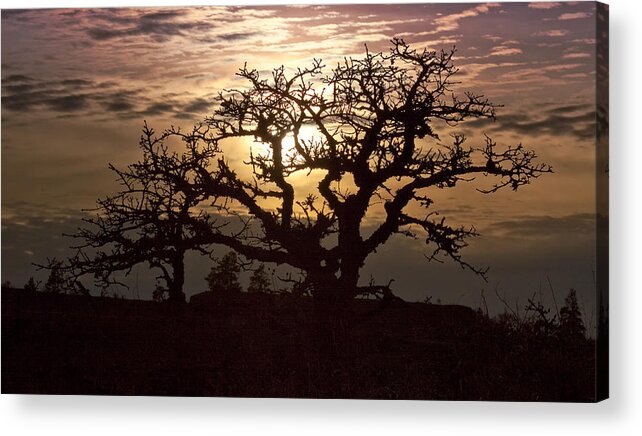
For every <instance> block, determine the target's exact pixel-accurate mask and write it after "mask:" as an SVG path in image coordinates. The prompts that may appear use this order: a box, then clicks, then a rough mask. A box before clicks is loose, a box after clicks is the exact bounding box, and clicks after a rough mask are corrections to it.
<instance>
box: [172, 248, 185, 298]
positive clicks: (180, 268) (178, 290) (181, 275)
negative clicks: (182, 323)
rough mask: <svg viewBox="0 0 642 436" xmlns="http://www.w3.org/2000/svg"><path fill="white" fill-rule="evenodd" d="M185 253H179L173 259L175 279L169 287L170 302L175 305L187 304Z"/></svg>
mask: <svg viewBox="0 0 642 436" xmlns="http://www.w3.org/2000/svg"><path fill="white" fill-rule="evenodd" d="M184 258H185V253H184V252H181V253H177V254H176V255H175V256H174V258H173V259H172V273H173V276H174V277H173V278H172V281H171V283H170V285H169V301H170V302H171V303H175V304H182V303H185V293H184V292H183V285H184V283H185V259H184Z"/></svg>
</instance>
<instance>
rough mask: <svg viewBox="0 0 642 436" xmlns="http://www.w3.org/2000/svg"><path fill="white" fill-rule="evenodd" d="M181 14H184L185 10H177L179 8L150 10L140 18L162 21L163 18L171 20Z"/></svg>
mask: <svg viewBox="0 0 642 436" xmlns="http://www.w3.org/2000/svg"><path fill="white" fill-rule="evenodd" d="M183 15H185V11H179V10H171V11H159V12H152V13H150V14H145V15H143V16H142V17H141V20H151V21H164V20H172V19H174V18H178V17H182V16H183Z"/></svg>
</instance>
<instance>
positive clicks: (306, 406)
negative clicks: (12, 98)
mask: <svg viewBox="0 0 642 436" xmlns="http://www.w3.org/2000/svg"><path fill="white" fill-rule="evenodd" d="M208 3H209V4H213V3H218V4H270V3H272V4H274V3H287V2H279V1H274V2H261V1H258V0H254V1H239V0H235V1H220V0H219V1H216V2H214V1H213V2H203V1H189V0H188V1H185V0H134V1H124V0H118V1H105V0H101V1H78V0H67V1H56V2H55V3H53V2H47V1H42V0H41V1H29V0H22V1H20V2H19V3H17V2H16V0H13V1H9V0H7V1H5V0H0V7H2V8H11V7H21V8H24V7H52V6H59V5H64V6H82V7H90V6H139V5H140V6H143V5H156V6H160V5H167V6H169V5H197V4H208ZM315 3H326V4H327V3H341V2H337V1H326V2H315ZM352 3H364V2H363V1H353V2H352ZM366 3H367V2H366ZM369 3H381V2H376V1H370V2H369ZM408 3H410V2H409V1H408ZM610 3H611V10H610V15H611V21H610V30H611V32H610V34H611V65H610V66H611V68H610V70H611V162H610V176H611V306H610V307H611V399H610V400H607V401H606V402H603V403H600V404H547V403H537V404H535V403H528V404H524V403H522V404H520V403H492V402H484V403H475V402H468V403H461V402H451V403H447V402H411V401H400V402H393V401H345V400H341V401H339V400H262V399H221V398H153V397H82V396H66V397H55V396H20V395H3V396H2V397H0V426H1V430H2V431H3V434H10V435H19V434H46V435H48V436H49V435H51V436H53V435H58V434H60V435H63V434H64V435H75V434H82V435H84V434H92V435H109V436H114V435H116V434H120V433H122V434H135V433H139V434H154V435H170V434H171V435H175V434H191V433H197V432H198V433H220V434H226V435H227V434H260V435H272V434H275V435H276V434H279V435H284V434H297V435H299V434H312V435H317V434H318V435H334V434H351V435H355V434H368V435H378V434H382V435H383V434H386V435H398V434H407V433H422V434H426V433H433V434H439V435H450V434H453V435H460V434H461V435H467V434H474V435H476V436H478V435H492V436H497V435H502V434H506V435H511V436H514V435H516V434H520V435H538V436H541V435H555V434H580V435H583V436H584V435H598V434H599V435H607V434H608V435H617V434H637V432H638V431H639V429H640V428H642V418H641V417H642V413H641V412H640V411H641V410H642V407H641V406H642V404H641V401H640V398H641V397H642V395H641V392H642V390H641V389H640V388H642V383H640V381H641V375H640V374H641V373H642V371H641V370H642V359H641V356H642V347H640V344H641V343H642V340H641V339H642V337H641V336H640V332H642V287H641V286H639V284H640V277H639V274H640V273H639V270H640V261H641V260H642V257H641V256H640V254H639V253H640V248H639V247H642V240H641V234H642V232H640V230H639V229H640V225H641V223H642V220H641V217H642V210H641V206H640V204H642V197H641V196H640V188H641V186H640V176H639V175H638V174H639V172H640V170H639V167H640V162H642V147H640V145H642V144H640V142H641V141H640V129H639V126H640V124H641V120H642V117H641V114H640V111H639V107H640V103H639V102H640V101H642V98H641V97H642V96H641V95H640V94H641V93H640V87H641V86H640V79H639V77H640V71H642V64H641V62H640V57H639V52H640V47H639V44H640V43H641V42H642V35H641V33H642V25H640V22H639V17H640V16H642V14H641V13H640V12H642V7H640V5H641V4H642V2H639V1H636V0H613V1H611V2H610Z"/></svg>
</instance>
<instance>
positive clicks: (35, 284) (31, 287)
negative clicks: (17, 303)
mask: <svg viewBox="0 0 642 436" xmlns="http://www.w3.org/2000/svg"><path fill="white" fill-rule="evenodd" d="M41 283H42V282H41V281H40V280H38V281H35V280H34V278H33V277H29V280H27V283H26V284H25V285H24V290H25V291H27V292H36V291H38V288H40V284H41Z"/></svg>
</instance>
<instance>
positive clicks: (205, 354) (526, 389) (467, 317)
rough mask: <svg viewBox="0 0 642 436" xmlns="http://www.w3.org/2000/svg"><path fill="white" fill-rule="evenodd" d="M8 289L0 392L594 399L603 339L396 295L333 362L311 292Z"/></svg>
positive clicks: (369, 303)
mask: <svg viewBox="0 0 642 436" xmlns="http://www.w3.org/2000/svg"><path fill="white" fill-rule="evenodd" d="M0 295H1V296H2V306H1V308H2V356H3V357H2V392H3V393H30V394H84V395H87V394H104V395H179V396H238V397H307V398H363V399H431V400H494V401H500V400H507V401H595V400H596V394H595V384H594V379H595V341H594V340H592V339H587V338H586V337H579V336H574V335H571V336H569V335H568V334H567V333H565V330H564V328H562V327H561V326H560V322H559V318H557V316H556V315H553V316H552V317H549V320H550V321H551V323H550V327H551V328H550V329H548V330H544V329H541V328H540V321H541V320H540V318H539V315H538V314H536V313H534V312H529V311H528V310H525V311H520V310H518V309H515V310H514V312H507V313H506V314H504V315H502V316H499V317H496V318H489V317H488V316H487V315H486V314H484V313H482V312H481V311H477V312H475V311H473V310H472V309H470V308H467V307H464V306H456V305H437V304H426V303H404V302H402V301H399V300H396V301H392V302H391V303H390V304H389V305H388V307H387V308H386V310H385V311H376V309H375V308H376V307H379V306H380V302H378V301H373V300H358V301H356V302H355V304H354V305H353V307H352V309H353V314H354V316H362V315H365V314H368V315H369V316H368V317H367V322H363V323H358V324H356V325H355V326H354V328H353V329H352V330H351V332H350V333H351V334H350V335H349V337H348V338H347V339H346V341H345V345H346V347H345V350H344V352H343V353H341V354H340V355H338V356H337V360H336V361H335V362H334V365H333V368H332V372H331V373H328V372H327V370H326V368H325V367H324V366H323V356H321V355H320V350H319V348H318V346H317V344H316V343H315V340H314V338H315V333H314V331H312V330H311V327H312V325H311V324H310V323H306V322H301V318H303V319H304V320H305V319H306V318H311V317H313V316H314V305H313V304H310V303H312V301H311V299H309V298H304V299H298V300H293V299H292V297H291V295H289V294H266V293H239V294H237V297H236V298H234V299H231V300H230V301H229V304H225V305H221V304H209V303H211V301H207V299H193V300H192V301H190V303H189V304H186V305H183V306H181V308H182V310H181V311H176V310H173V309H174V308H175V306H174V305H173V304H158V303H155V302H153V301H144V300H125V299H120V298H105V297H81V296H78V295H65V294H62V293H49V292H25V291H24V290H17V289H10V288H4V287H3V289H2V292H1V293H0ZM201 295H202V294H201ZM195 297H197V296H195ZM535 305H536V306H537V305H539V302H535ZM564 307H566V306H564ZM295 309H296V310H295ZM297 311H299V313H298V312H297ZM373 313H374V316H373V315H372V314H373ZM519 313H522V314H523V315H522V316H519V315H517V314H519ZM547 317H548V315H547ZM551 318H552V319H551Z"/></svg>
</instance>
